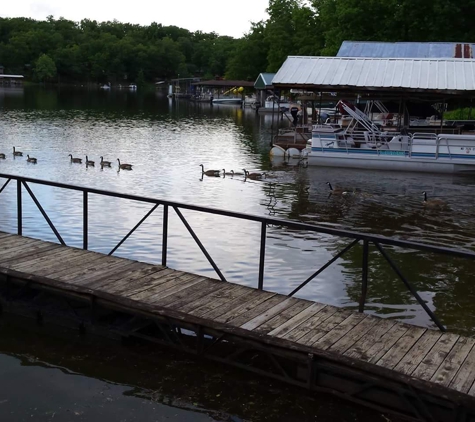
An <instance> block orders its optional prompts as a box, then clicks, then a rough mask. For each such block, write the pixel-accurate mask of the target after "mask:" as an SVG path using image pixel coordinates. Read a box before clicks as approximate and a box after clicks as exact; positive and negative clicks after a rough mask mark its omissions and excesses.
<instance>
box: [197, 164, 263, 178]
mask: <svg viewBox="0 0 475 422" xmlns="http://www.w3.org/2000/svg"><path fill="white" fill-rule="evenodd" d="M200 166H201V175H202V176H210V177H221V175H223V177H226V176H232V177H234V176H244V180H245V179H252V180H261V179H264V178H268V177H272V176H270V175H268V174H267V173H250V172H249V171H247V170H246V169H242V171H243V173H239V172H235V171H234V170H230V171H229V172H227V171H226V170H225V169H222V170H205V168H204V166H203V164H200Z"/></svg>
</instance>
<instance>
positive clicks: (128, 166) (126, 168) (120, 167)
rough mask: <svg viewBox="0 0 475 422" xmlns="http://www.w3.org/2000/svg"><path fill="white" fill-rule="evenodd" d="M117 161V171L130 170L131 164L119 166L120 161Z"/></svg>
mask: <svg viewBox="0 0 475 422" xmlns="http://www.w3.org/2000/svg"><path fill="white" fill-rule="evenodd" d="M117 161H118V162H119V169H122V170H132V164H125V163H124V164H120V160H119V159H117Z"/></svg>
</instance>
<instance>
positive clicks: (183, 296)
mask: <svg viewBox="0 0 475 422" xmlns="http://www.w3.org/2000/svg"><path fill="white" fill-rule="evenodd" d="M226 285H227V283H226V282H223V281H218V280H212V279H210V278H207V279H206V280H204V281H203V282H201V283H199V284H195V285H193V286H191V287H189V288H188V289H186V290H182V291H180V292H178V293H175V294H173V295H171V296H168V297H166V298H164V299H162V300H159V301H157V302H155V303H156V304H157V305H160V306H166V307H167V308H171V309H179V308H181V307H182V306H184V305H186V304H187V303H190V302H194V301H195V300H197V299H200V298H203V297H205V298H208V299H209V296H210V295H211V293H213V292H218V291H220V290H221V289H223V288H224V287H226Z"/></svg>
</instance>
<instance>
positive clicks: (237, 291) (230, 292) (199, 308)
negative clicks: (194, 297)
mask: <svg viewBox="0 0 475 422" xmlns="http://www.w3.org/2000/svg"><path fill="white" fill-rule="evenodd" d="M250 291H251V289H250V288H249V287H246V286H239V285H238V286H236V285H230V286H229V288H226V289H225V290H223V291H220V292H216V294H214V293H213V294H212V295H211V297H210V298H211V299H212V301H208V299H199V300H198V301H196V302H191V303H189V304H188V305H185V306H183V307H182V308H181V309H180V311H181V312H188V313H189V314H190V315H194V316H203V315H206V314H208V313H210V312H212V311H214V310H215V309H218V308H221V307H222V306H223V305H224V304H226V303H229V302H233V301H235V300H237V299H240V298H242V297H243V296H244V295H248V294H249V292H250ZM210 317H212V314H210Z"/></svg>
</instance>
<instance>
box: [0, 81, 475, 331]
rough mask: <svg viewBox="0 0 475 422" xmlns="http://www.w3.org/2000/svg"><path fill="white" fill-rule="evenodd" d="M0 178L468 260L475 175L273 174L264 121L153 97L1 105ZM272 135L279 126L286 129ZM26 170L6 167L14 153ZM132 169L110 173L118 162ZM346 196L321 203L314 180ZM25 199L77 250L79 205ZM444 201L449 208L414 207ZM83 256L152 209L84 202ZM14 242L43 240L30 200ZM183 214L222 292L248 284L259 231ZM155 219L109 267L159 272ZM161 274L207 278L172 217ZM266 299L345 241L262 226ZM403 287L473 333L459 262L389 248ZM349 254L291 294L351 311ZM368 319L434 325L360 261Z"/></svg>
mask: <svg viewBox="0 0 475 422" xmlns="http://www.w3.org/2000/svg"><path fill="white" fill-rule="evenodd" d="M0 108H1V113H2V114H1V120H0V152H5V153H7V159H6V160H2V161H1V162H0V172H1V173H8V174H18V175H25V176H30V177H36V178H41V179H48V180H54V181H59V182H64V183H71V184H77V185H84V186H89V187H95V188H101V189H106V190H113V191H117V192H125V193H134V194H137V195H143V196H151V197H157V198H164V199H168V200H175V201H179V202H184V203H192V204H199V205H204V206H210V207H216V208H223V209H228V210H233V211H240V212H246V213H251V214H258V215H268V216H272V217H276V218H282V219H290V220H296V221H304V222H308V223H312V224H319V225H325V226H329V227H336V228H343V229H351V230H358V231H362V232H367V233H374V234H382V235H385V236H394V237H398V238H401V239H408V240H416V241H418V242H425V243H430V244H443V245H448V246H452V247H454V246H455V247H461V248H465V249H469V250H473V249H474V247H475V245H474V238H475V223H474V221H475V220H474V218H473V217H474V213H475V211H474V210H473V205H472V204H473V199H472V198H473V189H474V186H475V179H474V178H473V176H447V175H443V176H441V175H426V174H414V173H393V172H375V171H359V170H344V169H332V168H318V167H308V168H304V167H302V166H298V165H295V164H297V163H282V162H274V163H273V162H271V161H270V160H269V156H268V149H269V147H268V146H269V142H270V139H271V135H272V132H273V131H275V129H272V128H271V122H272V117H271V116H269V115H267V116H257V115H256V114H255V112H254V111H253V110H250V109H245V110H242V109H240V108H237V107H235V106H211V105H209V104H193V103H190V102H187V101H183V102H181V101H169V100H168V99H166V98H165V97H163V96H160V95H158V94H156V93H154V92H152V93H148V94H147V93H145V94H140V93H137V92H119V91H111V92H95V91H94V92H83V91H71V90H69V91H68V90H61V91H58V92H57V91H36V90H33V89H29V90H28V89H25V91H24V93H23V95H16V94H15V95H10V94H9V93H8V92H7V91H6V90H4V92H3V95H0ZM280 124H282V125H284V124H285V122H281V123H280ZM13 145H15V146H16V147H17V148H18V149H20V150H22V151H23V152H24V153H25V154H26V153H29V154H30V155H33V156H34V157H36V158H37V159H38V164H37V165H32V164H30V163H27V162H26V160H25V158H24V157H23V158H22V157H19V158H16V159H15V158H14V157H13V155H12V153H11V152H12V146H13ZM70 153H71V154H73V156H79V157H82V158H85V156H86V155H88V156H89V158H90V159H92V160H96V162H98V161H99V157H100V156H101V155H102V156H104V159H105V160H110V161H113V166H114V167H113V168H111V169H109V168H105V169H103V170H101V169H100V167H98V166H95V167H86V166H85V165H80V164H72V163H71V162H70V161H69V159H68V154H70ZM117 158H120V159H121V160H122V161H123V162H128V163H132V164H133V165H134V170H133V171H120V172H117V165H116V164H117V163H116V161H115V160H116V159H117ZM200 164H203V165H204V166H205V168H206V169H212V168H217V169H222V168H225V169H226V171H229V170H231V169H233V170H235V171H241V172H242V169H243V168H246V169H247V170H251V171H253V170H257V171H259V170H263V171H268V172H269V174H270V177H269V178H268V179H265V180H263V181H252V180H247V181H244V179H243V178H242V176H235V177H229V176H227V177H226V178H216V177H206V176H205V177H204V178H201V171H200V167H199V165H200ZM327 181H329V182H331V183H332V184H333V186H334V187H341V188H343V189H345V190H347V191H348V192H350V194H349V195H345V196H342V195H329V193H330V192H329V188H328V186H327V185H326V182H327ZM33 191H34V192H35V195H37V197H38V199H39V200H40V202H41V203H42V205H43V206H44V208H45V209H46V211H47V213H48V214H49V215H50V217H51V218H52V220H53V221H54V223H55V225H56V226H57V228H58V230H59V231H60V233H61V234H62V236H63V237H64V239H65V241H66V243H67V244H69V245H74V246H81V245H82V237H81V236H82V197H81V195H80V194H79V193H76V192H68V191H62V190H60V189H54V188H49V187H42V186H33ZM422 191H426V192H427V193H428V197H429V198H434V197H437V198H443V199H444V200H445V201H446V203H447V206H446V207H444V208H441V209H431V208H428V207H426V206H424V205H423V203H422V199H423V198H422ZM15 201H16V196H15V189H14V185H13V184H12V185H11V186H8V187H7V188H6V189H5V191H4V192H3V193H2V194H1V201H0V227H1V229H2V230H6V231H11V232H14V231H15V230H16V226H15V224H16V222H15V218H16V209H15ZM89 204H90V211H89V225H90V226H89V245H90V247H91V249H93V250H96V251H101V252H109V251H110V250H111V249H112V248H113V247H114V246H115V245H116V244H117V243H118V242H119V241H120V240H121V238H122V237H123V236H124V235H125V234H127V232H128V231H129V230H130V229H131V228H132V227H133V226H134V225H135V224H136V223H137V222H138V221H139V220H140V219H141V218H142V216H143V215H145V214H146V213H147V211H148V210H149V209H150V208H151V207H150V206H148V205H145V204H140V203H133V202H131V201H125V200H118V199H114V198H107V197H99V196H95V195H92V196H91V197H90V199H89ZM24 215H25V222H24V234H25V235H31V236H34V237H40V238H43V239H48V240H54V239H55V238H54V235H53V234H52V232H51V230H50V229H49V227H48V225H47V224H46V222H44V220H42V218H41V216H40V214H39V213H38V211H37V210H36V208H35V205H34V203H33V202H32V201H31V199H29V198H27V197H26V195H24ZM184 215H185V217H186V218H187V220H188V221H189V223H190V224H191V226H192V227H193V229H194V230H195V232H196V234H197V235H198V237H199V238H200V239H201V240H202V241H203V243H204V245H205V246H206V248H207V249H208V251H209V252H210V254H211V256H212V257H213V259H214V260H215V262H216V263H217V264H218V266H219V267H220V269H221V271H222V272H223V274H224V275H225V277H226V278H227V279H228V280H229V281H233V282H238V283H243V284H247V285H253V286H255V285H256V283H257V275H258V274H257V265H258V261H259V241H260V227H259V224H258V223H252V222H247V221H239V220H235V219H230V218H225V217H216V216H210V215H206V214H201V213H197V212H192V211H184ZM161 222H162V217H161V212H160V208H159V209H158V210H157V211H156V212H155V213H154V214H153V215H152V216H151V217H150V218H149V219H148V220H147V221H146V222H145V223H144V224H143V225H142V226H141V227H140V228H139V229H138V230H137V231H136V232H135V233H134V234H133V235H132V236H131V237H130V238H129V239H128V240H127V241H126V242H125V243H124V244H123V245H122V247H121V248H120V249H119V250H118V251H117V255H119V256H127V257H132V258H135V259H140V260H144V261H147V262H154V263H156V262H160V257H161V249H160V248H161ZM169 223H170V229H169V235H170V239H169V248H170V249H169V256H168V263H169V265H170V266H171V267H173V268H177V269H181V270H184V271H192V272H195V273H199V274H203V275H207V276H211V277H216V275H215V273H214V272H213V271H212V269H210V265H209V264H208V262H207V260H206V258H205V257H204V256H203V254H202V253H201V251H200V250H199V248H198V246H197V245H196V244H195V243H194V241H193V239H192V238H191V236H190V235H189V233H188V232H187V230H186V228H185V227H184V226H183V224H182V222H181V221H180V220H179V218H178V217H177V216H176V215H174V213H173V212H171V216H170V221H169ZM267 243H268V248H267V250H266V256H265V259H266V268H265V284H264V285H265V288H267V289H270V290H275V291H278V292H282V293H289V292H290V291H292V290H293V288H295V287H296V286H298V285H299V284H300V283H301V282H302V281H303V280H305V279H306V278H307V277H308V276H310V275H311V274H312V273H313V272H315V271H316V270H317V269H318V268H320V267H321V266H322V265H323V264H325V263H326V262H327V261H328V260H329V259H331V257H332V256H333V255H334V254H336V253H337V252H338V251H339V250H341V249H342V248H343V247H344V246H345V245H346V244H347V243H348V241H347V240H345V239H337V238H334V237H332V236H327V235H322V234H315V233H302V232H296V231H293V230H288V229H286V228H280V227H274V226H272V227H269V228H268V235H267ZM390 254H391V256H393V258H394V259H395V261H396V262H398V263H399V264H400V266H401V269H402V271H403V273H404V274H405V275H407V276H408V278H409V279H410V280H411V281H412V282H413V283H414V285H415V286H417V288H418V290H419V292H420V294H421V296H422V297H423V298H424V299H425V300H427V302H428V304H429V306H430V307H431V308H432V309H434V310H435V311H436V314H437V315H438V316H439V317H440V319H441V320H442V322H443V323H444V324H447V325H448V327H449V329H451V330H457V331H459V332H463V333H466V334H469V333H471V332H472V329H473V327H474V326H475V321H474V318H475V316H474V315H475V301H474V300H473V298H474V296H473V293H474V292H473V291H472V290H473V287H472V285H473V283H472V282H471V281H472V271H471V264H470V263H469V262H463V261H461V260H454V259H447V258H441V257H438V256H434V255H432V254H426V253H421V252H417V253H415V252H413V251H402V250H393V249H391V250H390ZM361 260H362V258H361V250H360V249H359V248H354V249H353V250H352V251H350V252H349V253H347V254H346V255H345V256H344V257H343V258H342V259H340V260H339V261H337V262H336V263H335V264H333V265H332V266H331V267H329V268H328V269H327V270H325V271H324V272H323V273H322V274H321V275H319V276H318V277H317V278H316V279H315V280H313V281H312V282H311V283H309V284H308V285H307V286H306V287H305V288H304V289H302V290H301V291H300V292H299V293H298V295H299V296H301V297H305V298H310V299H314V300H319V301H322V302H325V303H332V304H336V305H339V306H349V307H354V306H356V303H357V301H358V299H359V295H360V293H359V292H360V280H361ZM370 263H371V271H370V285H369V298H368V310H369V311H370V312H376V313H378V314H381V315H385V316H389V317H398V318H404V319H410V320H411V322H413V323H416V324H420V325H426V326H432V323H431V322H430V321H429V320H428V317H427V316H426V314H425V312H424V311H423V310H422V309H421V308H420V306H419V305H418V304H417V303H415V300H414V299H413V297H412V296H411V295H410V294H409V293H408V292H407V290H406V289H405V288H404V286H403V285H402V283H401V281H400V280H399V279H398V278H397V276H396V275H395V274H394V273H393V272H392V271H391V269H390V268H389V266H388V265H387V263H385V261H384V260H383V259H382V258H381V257H380V256H379V255H378V254H377V253H376V251H372V252H371V257H370Z"/></svg>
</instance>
